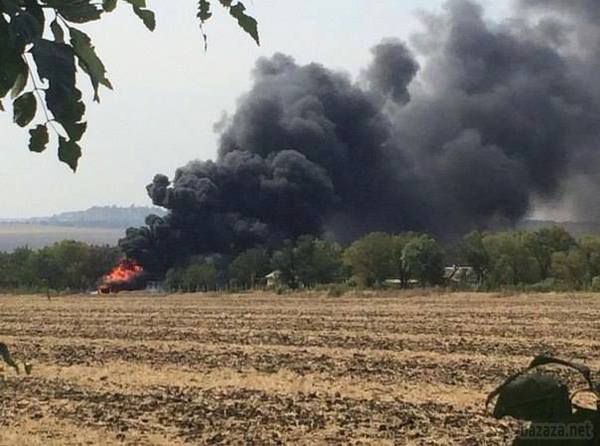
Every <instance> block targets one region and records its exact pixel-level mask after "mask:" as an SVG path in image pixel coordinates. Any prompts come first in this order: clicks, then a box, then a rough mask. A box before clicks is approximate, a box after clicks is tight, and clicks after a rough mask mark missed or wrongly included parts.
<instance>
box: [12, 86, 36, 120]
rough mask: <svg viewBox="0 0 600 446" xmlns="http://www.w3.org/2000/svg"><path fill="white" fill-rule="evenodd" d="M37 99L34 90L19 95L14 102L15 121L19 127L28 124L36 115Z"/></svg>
mask: <svg viewBox="0 0 600 446" xmlns="http://www.w3.org/2000/svg"><path fill="white" fill-rule="evenodd" d="M36 110H37V101H36V100H35V95H34V94H33V93H32V92H28V93H25V94H23V95H21V96H19V97H18V98H17V99H15V100H14V102H13V112H14V118H13V119H14V121H15V123H16V124H17V125H18V126H19V127H25V126H27V125H28V124H29V123H30V122H31V121H32V120H33V118H34V117H35V112H36Z"/></svg>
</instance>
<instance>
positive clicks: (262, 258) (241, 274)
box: [229, 248, 271, 288]
mask: <svg viewBox="0 0 600 446" xmlns="http://www.w3.org/2000/svg"><path fill="white" fill-rule="evenodd" d="M270 271H271V259H270V257H269V254H268V253H267V251H266V249H263V248H252V249H248V250H247V251H244V252H243V253H241V254H240V255H239V256H237V257H236V258H235V259H234V260H233V262H231V265H230V266H229V277H230V279H232V280H233V281H234V282H235V284H236V285H237V286H241V287H244V288H254V287H255V285H256V282H257V279H260V278H262V277H264V276H265V275H266V274H268V273H269V272H270Z"/></svg>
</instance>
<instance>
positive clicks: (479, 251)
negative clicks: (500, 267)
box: [461, 231, 490, 284]
mask: <svg viewBox="0 0 600 446" xmlns="http://www.w3.org/2000/svg"><path fill="white" fill-rule="evenodd" d="M461 251H462V254H463V256H464V258H465V260H466V261H467V263H468V264H469V266H471V267H472V268H473V270H474V271H475V274H476V275H477V281H478V282H479V284H482V283H483V282H484V280H485V277H486V274H487V272H488V270H489V267H490V255H489V253H488V252H487V250H486V249H485V245H484V243H483V234H482V233H481V232H479V231H473V232H470V233H469V234H467V235H466V236H465V237H464V238H463V241H462V245H461Z"/></svg>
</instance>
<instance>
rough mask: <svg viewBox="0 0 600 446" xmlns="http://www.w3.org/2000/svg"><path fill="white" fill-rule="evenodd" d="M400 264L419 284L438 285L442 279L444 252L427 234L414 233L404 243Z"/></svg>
mask: <svg viewBox="0 0 600 446" xmlns="http://www.w3.org/2000/svg"><path fill="white" fill-rule="evenodd" d="M402 264H403V265H404V270H405V271H406V272H407V273H408V274H409V276H410V277H411V278H413V279H415V280H418V281H419V283H420V284H421V285H439V284H441V283H442V282H443V280H444V253H443V251H442V249H441V248H440V246H439V245H438V243H437V241H436V240H435V239H434V238H433V237H431V236H429V235H426V234H422V235H416V236H414V237H413V238H412V239H410V241H408V243H406V246H404V249H403V250H402Z"/></svg>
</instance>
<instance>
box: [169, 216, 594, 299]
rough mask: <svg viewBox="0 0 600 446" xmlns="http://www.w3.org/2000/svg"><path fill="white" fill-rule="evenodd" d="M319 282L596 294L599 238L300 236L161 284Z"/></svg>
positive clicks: (209, 286)
mask: <svg viewBox="0 0 600 446" xmlns="http://www.w3.org/2000/svg"><path fill="white" fill-rule="evenodd" d="M458 265H460V266H461V267H462V268H459V267H458ZM457 271H461V272H462V274H455V273H456V272H457ZM267 276H269V277H268V278H267ZM325 284H345V285H348V286H356V287H361V288H383V287H397V288H408V287H432V286H445V287H452V288H457V289H473V290H482V291H485V290H498V289H522V290H526V291H527V290H529V291H552V290H599V291H600V236H593V235H589V236H585V237H582V238H580V239H575V238H574V237H573V236H571V235H570V234H569V233H568V232H567V231H566V230H564V229H563V228H561V227H558V226H554V227H550V228H543V229H540V230H538V231H535V232H526V231H505V232H480V231H474V232H471V233H469V234H467V235H466V236H464V237H463V238H462V239H461V240H459V241H458V242H456V241H455V242H450V243H448V242H445V243H442V242H440V241H438V240H436V239H435V238H434V237H432V236H431V235H429V234H422V233H416V232H405V233H400V234H387V233H384V232H374V233H370V234H367V235H365V236H364V237H362V238H360V239H358V240H356V241H354V242H353V243H352V244H351V245H349V246H347V247H345V248H344V247H342V246H341V245H340V244H338V243H336V242H332V241H328V240H322V239H319V238H315V237H313V236H308V235H306V236H302V237H300V238H298V239H297V240H295V241H286V242H285V243H284V244H283V246H281V247H280V248H279V249H276V250H268V249H266V248H262V247H256V248H252V249H249V250H247V251H244V252H242V253H241V254H239V255H238V256H237V257H235V258H226V257H224V256H220V255H213V256H203V257H194V258H192V259H190V261H189V263H187V264H185V265H180V266H178V267H175V268H172V269H170V270H169V271H168V273H167V275H166V280H165V286H166V287H167V288H168V289H169V290H180V291H202V290H218V289H234V290H235V289H251V288H262V287H265V286H267V285H270V286H273V287H276V288H289V289H295V288H313V287H316V286H319V285H325Z"/></svg>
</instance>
